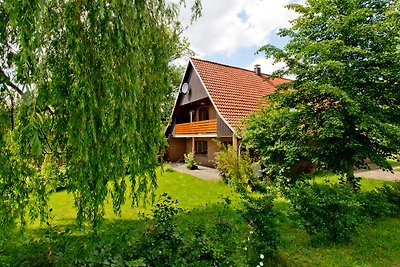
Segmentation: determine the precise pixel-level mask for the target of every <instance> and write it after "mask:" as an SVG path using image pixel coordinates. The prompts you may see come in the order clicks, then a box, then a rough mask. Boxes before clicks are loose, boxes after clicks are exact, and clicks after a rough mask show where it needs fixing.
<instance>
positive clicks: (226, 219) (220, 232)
mask: <svg viewBox="0 0 400 267" xmlns="http://www.w3.org/2000/svg"><path fill="white" fill-rule="evenodd" d="M190 214H191V216H190V217H192V218H193V215H194V216H195V217H197V219H194V220H193V219H192V218H190V217H189V218H188V219H189V220H190V222H188V224H186V226H185V228H186V229H185V230H186V234H185V235H184V236H185V237H184V243H185V246H184V247H183V248H182V258H183V259H184V261H185V263H186V265H187V266H247V258H246V257H245V255H244V253H243V250H242V248H243V243H242V241H243V238H244V235H245V232H246V231H245V227H244V223H243V221H242V219H241V217H240V216H239V214H237V213H236V212H235V211H234V210H232V209H230V208H229V205H224V206H222V205H220V204H219V205H212V206H210V207H209V208H207V209H206V210H202V209H198V210H193V211H191V212H190Z"/></svg>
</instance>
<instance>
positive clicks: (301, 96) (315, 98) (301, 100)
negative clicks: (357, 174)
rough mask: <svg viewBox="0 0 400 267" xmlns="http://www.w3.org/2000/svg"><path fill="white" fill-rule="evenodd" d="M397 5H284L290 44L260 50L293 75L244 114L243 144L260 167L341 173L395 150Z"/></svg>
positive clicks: (322, 0)
mask: <svg viewBox="0 0 400 267" xmlns="http://www.w3.org/2000/svg"><path fill="white" fill-rule="evenodd" d="M399 6H400V3H399V1H398V0H395V1H386V0H378V1H368V0H344V1H334V0H313V1H311V0H310V1H306V3H304V4H291V5H289V8H290V9H292V10H294V11H296V12H297V13H298V15H299V16H298V18H297V19H295V20H293V22H292V27H291V28H289V29H282V30H280V32H279V34H280V36H282V37H289V38H290V41H289V43H288V44H287V45H286V46H285V47H284V48H283V49H282V50H281V49H278V48H276V47H273V46H271V45H266V46H264V47H263V48H261V49H260V52H261V51H263V52H265V53H266V56H267V57H270V56H273V57H274V58H275V60H276V61H283V62H285V63H286V65H287V67H288V68H287V69H284V70H280V71H278V72H276V73H275V75H285V74H286V75H287V74H294V75H295V76H296V80H294V81H293V82H290V83H288V84H284V85H283V86H281V88H280V89H279V90H277V91H276V92H274V93H273V94H271V95H270V96H269V97H267V101H268V103H269V105H268V106H267V107H266V108H264V109H263V110H262V111H260V112H258V113H256V114H255V115H253V117H251V118H250V120H249V122H248V125H247V129H246V130H245V131H244V132H245V137H244V138H245V140H247V142H248V145H249V147H251V148H252V149H255V150H256V151H257V152H258V153H259V154H260V159H261V162H262V164H263V165H265V166H267V167H266V171H268V172H272V175H275V176H278V177H279V176H283V177H285V178H292V177H293V176H291V175H290V174H291V170H292V168H293V167H294V166H295V165H296V164H301V163H302V162H307V163H312V164H314V163H317V164H318V167H319V168H323V169H330V170H333V171H335V172H337V173H341V174H345V175H346V176H347V179H348V180H349V182H350V183H352V180H353V177H354V176H353V171H354V166H358V167H365V162H364V159H366V158H370V159H371V160H372V161H373V162H374V163H376V164H377V165H378V166H379V167H381V168H384V169H391V167H390V164H388V162H387V158H388V157H393V156H394V155H397V154H398V152H399V148H400V146H399V143H400V124H399V123H400V121H399V119H398V118H399V116H400V105H399V103H400V90H399V86H400V85H399V82H398V81H399V78H400V72H399V71H398V70H399V69H400V53H399V50H398V47H399V40H400V17H399V16H400V13H399V12H398V10H399Z"/></svg>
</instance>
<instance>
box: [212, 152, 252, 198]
mask: <svg viewBox="0 0 400 267" xmlns="http://www.w3.org/2000/svg"><path fill="white" fill-rule="evenodd" d="M215 165H216V168H217V170H218V171H219V174H220V176H221V177H222V179H223V180H224V181H225V182H226V183H228V184H229V185H231V186H232V187H233V188H234V189H235V190H236V191H239V192H241V191H252V190H253V189H254V184H255V183H256V180H258V179H256V178H255V176H254V174H253V169H252V165H251V159H250V155H249V153H248V152H245V151H242V153H241V156H240V158H239V156H238V151H237V150H236V149H235V148H233V147H232V146H229V145H228V146H227V147H221V151H220V152H219V153H217V154H216V156H215Z"/></svg>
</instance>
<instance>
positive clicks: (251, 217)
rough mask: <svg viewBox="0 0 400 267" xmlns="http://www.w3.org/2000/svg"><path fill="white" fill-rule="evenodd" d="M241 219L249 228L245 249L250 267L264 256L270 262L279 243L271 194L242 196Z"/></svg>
mask: <svg viewBox="0 0 400 267" xmlns="http://www.w3.org/2000/svg"><path fill="white" fill-rule="evenodd" d="M243 197H244V208H245V209H244V211H243V212H242V216H243V218H244V219H245V220H246V221H247V223H248V225H249V226H250V231H249V236H248V238H247V242H246V244H247V245H246V247H247V251H248V255H249V259H250V266H256V265H257V264H258V263H259V261H260V255H262V258H261V260H263V259H264V256H265V257H267V258H266V260H270V259H271V258H272V256H273V255H274V254H275V253H276V251H277V249H278V243H279V234H278V228H277V214H276V213H275V212H274V210H273V207H274V203H273V201H274V198H275V196H274V195H273V194H271V193H268V194H262V195H261V196H259V197H255V196H251V195H244V196H243Z"/></svg>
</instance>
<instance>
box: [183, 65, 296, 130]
mask: <svg viewBox="0 0 400 267" xmlns="http://www.w3.org/2000/svg"><path fill="white" fill-rule="evenodd" d="M190 61H191V63H192V64H193V66H194V68H195V70H196V71H197V72H198V74H199V75H200V78H201V80H202V81H203V83H204V85H205V87H206V90H207V91H208V92H209V94H210V97H211V101H213V102H214V103H215V107H216V109H217V111H219V113H220V115H221V116H222V117H223V119H224V120H225V121H226V122H227V123H228V125H229V126H230V127H231V128H232V129H234V128H236V127H237V126H238V124H239V122H240V121H241V120H242V119H244V118H245V117H246V116H247V115H249V114H250V112H251V111H254V110H256V109H258V107H259V104H261V103H265V101H264V98H263V97H264V96H266V95H268V94H270V93H272V92H273V91H274V90H275V89H276V87H275V86H277V85H279V84H282V83H285V82H289V81H290V80H287V79H283V78H275V79H270V80H266V78H267V77H268V75H267V74H262V75H261V76H259V75H256V74H255V73H254V71H251V70H246V69H241V68H237V67H232V66H227V65H222V64H219V63H214V62H211V61H206V60H201V59H196V58H191V59H190Z"/></svg>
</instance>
